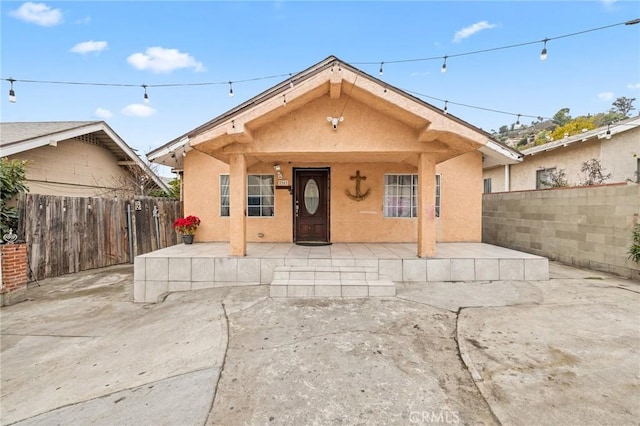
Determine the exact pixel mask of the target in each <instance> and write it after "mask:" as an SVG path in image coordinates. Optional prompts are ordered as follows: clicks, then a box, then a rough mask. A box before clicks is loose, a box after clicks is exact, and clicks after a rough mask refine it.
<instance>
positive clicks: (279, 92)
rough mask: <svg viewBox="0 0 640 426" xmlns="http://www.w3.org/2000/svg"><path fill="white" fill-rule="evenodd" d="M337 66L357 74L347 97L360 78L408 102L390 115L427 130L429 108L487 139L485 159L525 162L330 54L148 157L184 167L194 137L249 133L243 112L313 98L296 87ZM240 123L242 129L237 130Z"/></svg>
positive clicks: (366, 91) (361, 83) (365, 86)
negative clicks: (184, 158) (425, 111)
mask: <svg viewBox="0 0 640 426" xmlns="http://www.w3.org/2000/svg"><path fill="white" fill-rule="evenodd" d="M334 68H337V69H338V70H339V71H342V70H345V71H348V72H351V73H352V75H355V79H354V80H353V81H352V82H351V81H349V82H347V83H349V85H350V87H351V89H350V91H349V92H348V94H347V96H352V95H353V88H354V87H356V81H357V82H358V84H357V86H358V88H359V89H360V93H361V94H360V96H362V97H363V98H365V97H367V96H369V97H371V96H377V97H380V95H375V94H373V92H372V91H373V90H375V91H379V92H380V93H381V94H382V93H384V94H385V97H388V98H395V99H396V102H397V100H398V99H399V100H401V101H402V102H404V104H405V105H408V106H409V108H408V109H406V108H405V109H403V108H402V107H400V106H398V105H397V103H392V102H391V101H389V108H388V110H387V111H385V112H386V113H388V114H390V115H395V116H396V117H399V116H400V114H401V113H402V114H404V115H403V120H406V121H407V124H410V125H412V126H414V127H416V128H417V129H420V128H421V127H422V129H420V130H422V131H423V132H424V131H425V128H424V127H425V126H424V123H425V122H426V123H427V125H426V127H429V126H430V125H431V122H430V121H428V120H425V119H424V117H423V116H421V115H420V113H419V112H417V111H418V110H420V111H424V110H425V108H426V110H428V111H430V113H431V114H432V115H433V116H434V117H436V119H437V120H438V121H439V122H440V123H442V122H454V123H456V124H457V125H459V128H460V129H462V130H463V131H465V132H466V133H468V134H473V135H474V137H475V139H476V140H477V139H478V138H482V139H484V140H483V143H482V144H481V145H482V146H481V147H479V148H478V149H479V150H480V151H481V152H482V154H483V155H484V157H485V160H488V161H490V162H492V163H495V164H513V163H518V162H520V161H521V158H522V155H521V154H520V153H518V152H517V151H515V150H513V149H511V148H509V147H508V146H506V145H503V144H501V143H499V142H497V141H495V140H492V139H491V138H492V136H491V135H490V134H489V133H487V132H485V131H483V130H482V129H479V128H477V127H475V126H473V125H471V124H469V123H467V122H465V121H463V120H461V119H460V118H458V117H456V116H453V115H451V114H447V113H445V112H444V111H442V110H440V109H439V108H436V107H434V106H433V105H431V104H429V103H427V102H424V101H423V100H421V99H419V98H417V97H415V96H413V95H410V94H409V93H407V92H404V91H402V90H400V89H398V88H396V87H394V86H392V85H390V84H387V83H385V82H383V81H382V80H379V79H377V78H375V77H372V76H370V75H368V74H366V73H365V72H363V71H362V70H360V69H358V68H355V67H353V66H351V65H349V64H347V63H346V62H344V61H342V60H340V59H338V58H337V57H335V56H329V57H328V58H326V59H324V60H323V61H321V62H319V63H317V64H315V65H313V66H311V67H309V68H307V69H306V70H304V71H301V72H299V73H298V74H296V75H294V76H292V77H290V78H288V79H286V80H284V81H282V82H280V83H278V84H276V85H275V86H273V87H271V88H269V89H267V90H266V91H264V92H262V93H260V94H259V95H257V96H255V97H253V98H251V99H249V100H247V101H246V102H243V103H241V104H240V105H238V106H236V107H235V108H233V109H231V110H229V111H227V112H225V113H223V114H221V115H219V116H217V117H215V118H214V119H212V120H210V121H208V122H206V123H204V124H202V125H201V126H198V127H196V128H195V129H193V130H190V131H189V132H187V133H185V134H183V135H181V136H179V137H177V138H175V139H173V140H171V141H169V142H168V143H166V144H164V145H162V146H160V147H159V148H156V149H154V150H152V151H151V152H149V153H148V154H147V158H148V159H149V160H150V161H153V162H157V163H161V164H165V165H170V166H172V167H174V168H180V163H181V155H180V156H179V155H176V153H180V154H183V153H186V152H188V151H190V150H191V149H192V145H191V142H194V138H198V139H202V135H203V134H206V133H210V134H213V135H214V137H218V136H223V135H224V134H225V133H226V134H227V135H230V134H233V136H245V135H240V134H241V133H243V132H247V130H248V129H245V128H244V126H243V124H241V123H239V122H235V121H236V120H238V118H241V117H242V116H243V115H244V116H249V115H250V116H252V117H253V120H258V119H260V115H259V114H258V113H256V112H255V111H256V110H257V109H259V108H261V107H264V108H262V109H263V111H267V113H263V114H264V115H266V114H268V113H271V112H272V111H274V110H275V108H273V107H271V106H266V107H265V105H266V104H269V103H271V104H273V103H274V101H276V102H277V103H280V105H281V102H282V96H283V95H284V94H285V92H286V100H287V105H291V104H294V103H295V102H296V100H297V99H299V98H300V99H301V98H303V97H305V96H306V97H309V94H310V92H312V91H313V90H314V88H313V87H312V86H310V87H311V88H305V89H304V90H299V91H296V90H295V89H297V88H298V87H301V86H303V83H305V82H308V81H310V80H312V79H313V78H314V77H315V76H317V75H318V74H320V73H322V72H325V71H326V70H328V69H331V71H333V69H334ZM337 74H338V73H335V76H336V77H338V75H337ZM332 75H333V73H332ZM358 77H361V78H360V80H358ZM345 81H346V80H345ZM341 82H342V79H338V78H336V82H334V81H333V77H332V80H331V81H330V82H329V83H330V87H331V89H330V90H331V92H332V91H333V90H334V88H335V90H336V91H337V92H338V97H339V96H340V95H339V93H340V88H339V84H341ZM321 83H326V78H325V80H324V81H321ZM343 90H344V89H343ZM296 92H297V93H296ZM318 93H320V92H318ZM323 94H324V92H323ZM331 95H333V93H331ZM256 116H258V118H256ZM236 126H237V127H238V128H239V129H236ZM231 127H233V130H232V131H230V128H231ZM434 127H435V126H434ZM430 131H431V130H430ZM438 132H439V131H438V130H434V131H431V133H432V135H431V136H430V138H431V139H432V140H433V139H435V138H436V137H437V134H438ZM441 133H445V132H441ZM434 135H436V136H434ZM201 142H202V141H201V140H199V141H196V143H201Z"/></svg>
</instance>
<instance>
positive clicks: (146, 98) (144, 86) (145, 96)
mask: <svg viewBox="0 0 640 426" xmlns="http://www.w3.org/2000/svg"><path fill="white" fill-rule="evenodd" d="M147 87H148V86H147V85H146V84H143V85H142V88H143V89H144V98H143V99H144V103H145V104H148V103H149V95H148V94H147Z"/></svg>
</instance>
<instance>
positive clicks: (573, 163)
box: [484, 127, 640, 192]
mask: <svg viewBox="0 0 640 426" xmlns="http://www.w3.org/2000/svg"><path fill="white" fill-rule="evenodd" d="M638 157H640V127H636V128H634V129H632V130H628V131H626V132H623V133H617V134H614V136H613V137H612V138H611V139H589V140H587V141H585V142H574V143H571V144H570V145H568V146H566V147H559V148H556V149H553V150H551V151H544V152H539V153H536V154H535V155H526V156H525V157H524V160H523V161H522V163H520V164H514V165H511V166H510V180H511V191H524V190H531V189H536V171H538V170H540V169H550V168H554V167H555V168H556V169H558V170H559V169H564V172H565V174H566V178H567V181H568V183H569V186H577V185H580V182H581V180H583V179H584V173H583V172H581V171H580V168H581V167H582V163H584V162H585V161H587V160H590V159H592V158H595V159H598V160H600V163H601V165H602V167H603V169H604V171H605V173H611V178H610V179H608V180H607V181H606V182H605V183H619V182H625V181H627V180H631V181H636V179H637V176H636V172H637V167H638ZM484 178H491V184H492V192H501V191H506V190H507V189H506V188H505V184H504V182H505V180H504V167H502V166H501V167H494V168H492V169H487V170H484Z"/></svg>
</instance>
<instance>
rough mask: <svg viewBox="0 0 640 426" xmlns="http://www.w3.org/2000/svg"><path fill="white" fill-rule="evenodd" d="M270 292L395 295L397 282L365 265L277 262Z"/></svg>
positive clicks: (294, 295)
mask: <svg viewBox="0 0 640 426" xmlns="http://www.w3.org/2000/svg"><path fill="white" fill-rule="evenodd" d="M269 294H270V296H271V297H274V298H287V297H290V298H300V297H392V296H395V295H396V286H395V284H394V283H393V281H391V280H390V279H389V278H388V277H386V276H384V275H380V274H379V273H378V271H377V269H376V268H371V267H365V266H277V267H276V268H275V269H274V271H273V281H272V282H271V286H270V289H269Z"/></svg>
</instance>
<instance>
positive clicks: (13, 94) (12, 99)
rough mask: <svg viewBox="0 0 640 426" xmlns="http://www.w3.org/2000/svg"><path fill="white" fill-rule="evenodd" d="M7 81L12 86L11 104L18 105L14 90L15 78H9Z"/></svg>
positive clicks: (10, 89) (10, 90)
mask: <svg viewBox="0 0 640 426" xmlns="http://www.w3.org/2000/svg"><path fill="white" fill-rule="evenodd" d="M7 81H8V82H9V83H10V84H11V87H10V88H9V102H11V103H12V104H15V103H16V92H15V90H13V82H14V81H15V80H14V79H13V78H8V79H7Z"/></svg>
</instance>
